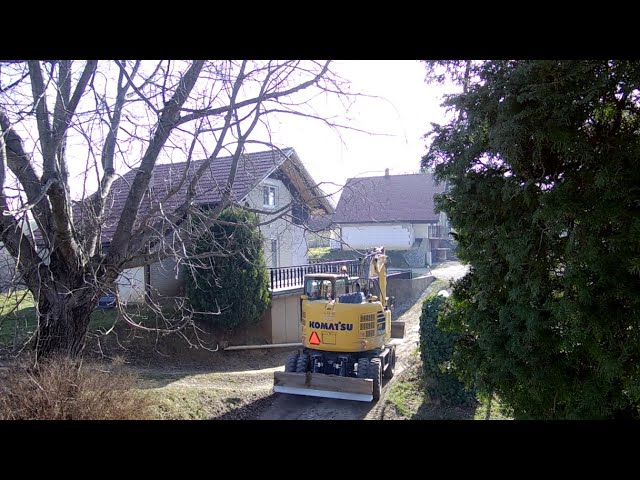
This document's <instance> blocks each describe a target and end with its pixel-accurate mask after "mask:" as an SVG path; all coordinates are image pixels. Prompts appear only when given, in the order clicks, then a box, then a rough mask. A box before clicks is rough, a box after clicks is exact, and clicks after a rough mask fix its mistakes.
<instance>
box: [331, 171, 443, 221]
mask: <svg viewBox="0 0 640 480" xmlns="http://www.w3.org/2000/svg"><path fill="white" fill-rule="evenodd" d="M442 192H444V184H443V183H441V184H439V185H436V183H435V181H434V179H433V176H432V175H430V174H427V173H418V174H411V175H389V176H381V177H362V178H350V179H348V180H347V183H346V184H345V186H344V189H343V191H342V195H341V196H340V200H339V201H338V205H337V207H336V212H335V214H334V216H333V221H334V222H335V223H342V224H344V223H372V222H376V223H378V222H413V223H428V222H436V221H437V220H438V214H437V213H435V211H434V204H433V196H434V195H435V194H437V193H442Z"/></svg>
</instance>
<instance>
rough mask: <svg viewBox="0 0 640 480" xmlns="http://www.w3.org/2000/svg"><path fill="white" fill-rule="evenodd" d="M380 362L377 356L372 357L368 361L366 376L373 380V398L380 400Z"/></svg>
mask: <svg viewBox="0 0 640 480" xmlns="http://www.w3.org/2000/svg"><path fill="white" fill-rule="evenodd" d="M380 370H382V363H381V362H380V359H379V358H372V359H371V360H370V361H369V375H368V377H367V378H371V379H372V380H373V400H374V401H378V400H380V395H381V394H382V372H381V371H380Z"/></svg>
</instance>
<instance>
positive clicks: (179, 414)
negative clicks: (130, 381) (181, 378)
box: [149, 387, 224, 420]
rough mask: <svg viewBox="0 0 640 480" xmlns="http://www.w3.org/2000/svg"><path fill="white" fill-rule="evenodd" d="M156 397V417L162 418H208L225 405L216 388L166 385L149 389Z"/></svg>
mask: <svg viewBox="0 0 640 480" xmlns="http://www.w3.org/2000/svg"><path fill="white" fill-rule="evenodd" d="M149 393H150V395H151V396H152V398H153V399H154V401H155V403H156V406H155V408H154V417H155V418H158V419H161V420H206V419H209V418H212V417H214V416H215V415H216V414H217V413H218V412H219V411H220V410H221V408H222V407H223V403H224V401H223V400H222V399H220V397H219V395H218V393H217V392H216V391H215V390H214V389H197V388H190V387H164V388H156V389H153V390H150V391H149Z"/></svg>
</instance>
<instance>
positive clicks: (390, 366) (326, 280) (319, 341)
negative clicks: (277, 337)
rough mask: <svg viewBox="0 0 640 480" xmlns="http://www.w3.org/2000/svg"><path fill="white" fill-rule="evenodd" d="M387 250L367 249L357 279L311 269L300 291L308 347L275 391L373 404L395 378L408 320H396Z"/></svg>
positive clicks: (291, 360)
mask: <svg viewBox="0 0 640 480" xmlns="http://www.w3.org/2000/svg"><path fill="white" fill-rule="evenodd" d="M392 308H393V301H391V302H390V301H389V298H388V297H387V256H386V255H385V253H384V248H383V247H380V248H375V249H373V250H370V251H369V252H367V254H366V255H365V257H364V258H363V259H362V260H361V263H360V267H359V272H358V276H357V277H350V276H349V275H348V274H347V272H346V268H343V271H341V272H340V273H310V274H307V275H305V277H304V294H303V295H301V309H302V312H301V322H302V342H303V345H304V348H303V349H302V350H299V351H297V352H294V353H291V354H290V355H289V357H288V358H287V362H286V365H285V369H284V372H275V375H274V385H273V391H274V392H278V393H288V394H294V395H307V396H313V397H327V398H340V399H345V400H358V401H364V402H370V401H372V400H375V401H377V400H378V399H379V398H380V394H381V389H382V380H383V378H391V377H392V376H393V373H394V368H395V363H396V345H398V344H399V343H401V342H402V340H400V339H401V338H403V337H404V323H403V322H398V321H393V322H392V321H391V309H392Z"/></svg>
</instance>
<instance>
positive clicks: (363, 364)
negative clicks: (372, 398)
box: [357, 358, 369, 378]
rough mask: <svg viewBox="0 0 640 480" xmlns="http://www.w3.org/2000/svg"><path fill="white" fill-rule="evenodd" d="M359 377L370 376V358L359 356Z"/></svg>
mask: <svg viewBox="0 0 640 480" xmlns="http://www.w3.org/2000/svg"><path fill="white" fill-rule="evenodd" d="M357 377H358V378H369V359H368V358H359V359H358V373H357Z"/></svg>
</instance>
